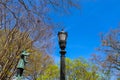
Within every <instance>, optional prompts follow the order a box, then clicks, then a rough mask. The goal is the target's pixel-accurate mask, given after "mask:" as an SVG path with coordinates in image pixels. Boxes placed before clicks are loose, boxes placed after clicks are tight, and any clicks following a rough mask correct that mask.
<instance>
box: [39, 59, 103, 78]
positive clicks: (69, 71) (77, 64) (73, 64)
mask: <svg viewBox="0 0 120 80" xmlns="http://www.w3.org/2000/svg"><path fill="white" fill-rule="evenodd" d="M96 71H97V67H96V66H93V65H92V66H91V65H89V64H88V63H87V61H85V60H84V61H82V59H81V58H77V59H74V60H71V59H69V58H66V80H101V78H100V76H99V74H97V72H96ZM59 73H60V70H59V68H58V66H57V65H55V64H52V65H49V66H48V68H47V69H46V70H45V71H44V72H43V74H40V76H39V78H38V79H37V80H59V75H60V74H59Z"/></svg>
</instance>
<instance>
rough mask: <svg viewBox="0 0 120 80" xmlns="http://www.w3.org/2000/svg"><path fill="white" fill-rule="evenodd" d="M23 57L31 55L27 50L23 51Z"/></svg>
mask: <svg viewBox="0 0 120 80" xmlns="http://www.w3.org/2000/svg"><path fill="white" fill-rule="evenodd" d="M21 55H23V56H28V55H29V53H28V52H27V51H26V50H22V53H21Z"/></svg>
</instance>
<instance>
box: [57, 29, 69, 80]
mask: <svg viewBox="0 0 120 80" xmlns="http://www.w3.org/2000/svg"><path fill="white" fill-rule="evenodd" d="M58 39H59V46H60V49H61V51H60V54H61V56H60V80H65V54H66V51H65V48H66V40H67V32H64V31H63V30H62V31H61V32H58Z"/></svg>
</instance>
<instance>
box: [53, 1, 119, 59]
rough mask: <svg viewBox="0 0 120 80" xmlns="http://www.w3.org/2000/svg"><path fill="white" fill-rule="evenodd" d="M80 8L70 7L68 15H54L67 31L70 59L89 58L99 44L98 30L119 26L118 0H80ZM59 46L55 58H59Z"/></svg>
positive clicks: (68, 55) (55, 19) (67, 55)
mask: <svg viewBox="0 0 120 80" xmlns="http://www.w3.org/2000/svg"><path fill="white" fill-rule="evenodd" d="M80 4H81V9H80V10H77V9H71V14H69V15H55V14H54V16H53V17H54V21H56V22H58V23H62V24H63V25H64V26H65V30H66V31H67V32H68V40H67V49H66V51H67V54H66V57H69V58H71V59H74V58H78V57H80V56H82V57H83V58H86V59H89V58H90V57H91V54H92V53H95V52H96V51H95V48H96V47H98V46H100V32H103V33H106V32H108V31H109V30H110V29H114V28H116V27H118V26H119V22H120V0H82V1H81V3H80ZM58 53H59V47H56V52H55V58H56V60H57V61H58V60H59V56H60V55H59V54H58Z"/></svg>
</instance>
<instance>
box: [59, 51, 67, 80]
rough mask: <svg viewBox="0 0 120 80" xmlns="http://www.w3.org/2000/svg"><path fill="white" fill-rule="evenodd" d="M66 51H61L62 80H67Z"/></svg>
mask: <svg viewBox="0 0 120 80" xmlns="http://www.w3.org/2000/svg"><path fill="white" fill-rule="evenodd" d="M65 53H66V51H65V50H61V51H60V54H61V61H60V64H61V65H60V80H65Z"/></svg>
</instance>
